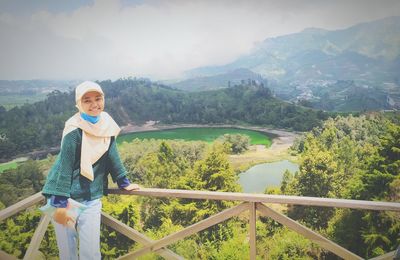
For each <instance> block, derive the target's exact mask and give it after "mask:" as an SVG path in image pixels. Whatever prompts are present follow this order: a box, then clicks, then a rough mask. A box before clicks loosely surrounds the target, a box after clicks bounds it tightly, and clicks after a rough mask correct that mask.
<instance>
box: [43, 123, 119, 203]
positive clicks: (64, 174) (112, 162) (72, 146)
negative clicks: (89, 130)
mask: <svg viewBox="0 0 400 260" xmlns="http://www.w3.org/2000/svg"><path fill="white" fill-rule="evenodd" d="M81 143H82V130H81V129H79V128H77V129H75V130H73V131H72V132H70V133H68V134H67V135H66V136H64V138H63V141H62V144H61V150H60V153H59V154H58V156H57V159H56V161H55V163H54V165H53V166H52V168H51V169H50V172H49V174H48V176H47V180H46V183H45V185H44V187H43V190H42V193H43V195H44V196H46V197H50V196H51V195H56V196H65V197H68V198H72V199H74V200H77V201H84V200H94V199H98V198H101V197H102V196H103V195H104V194H106V192H107V187H108V174H109V173H110V174H111V177H112V180H113V181H114V182H117V181H118V180H119V179H121V178H126V169H125V167H124V166H123V164H122V162H121V159H120V157H119V154H118V151H117V145H116V142H115V137H111V142H110V147H109V149H108V151H107V152H105V153H104V154H103V156H102V157H101V158H100V159H99V160H98V161H97V162H96V163H95V164H93V172H94V180H93V181H90V180H89V179H87V178H86V177H84V176H82V175H81V174H80V158H81Z"/></svg>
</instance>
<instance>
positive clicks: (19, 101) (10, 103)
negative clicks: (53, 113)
mask: <svg viewBox="0 0 400 260" xmlns="http://www.w3.org/2000/svg"><path fill="white" fill-rule="evenodd" d="M44 99H46V94H36V95H2V96H0V105H1V106H3V107H5V108H6V109H7V110H10V109H12V108H13V107H16V106H22V105H24V104H28V103H35V102H38V101H41V100H44Z"/></svg>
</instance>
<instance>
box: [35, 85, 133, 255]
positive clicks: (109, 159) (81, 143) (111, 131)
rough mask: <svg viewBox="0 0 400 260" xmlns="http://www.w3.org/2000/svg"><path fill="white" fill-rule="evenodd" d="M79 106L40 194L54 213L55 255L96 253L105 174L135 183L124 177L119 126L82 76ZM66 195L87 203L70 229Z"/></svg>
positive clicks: (130, 187) (124, 182) (128, 186)
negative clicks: (117, 138)
mask: <svg viewBox="0 0 400 260" xmlns="http://www.w3.org/2000/svg"><path fill="white" fill-rule="evenodd" d="M75 101H76V106H77V108H78V109H79V112H78V113H76V114H75V115H74V116H72V117H71V118H70V119H68V120H67V122H66V123H65V128H64V131H63V135H62V141H61V150H60V153H59V154H58V157H57V159H56V161H55V163H54V165H53V167H52V168H51V170H50V172H49V174H48V176H47V180H46V184H45V185H44V188H43V190H42V193H43V195H45V196H46V197H48V198H50V204H51V205H52V206H54V207H56V208H57V209H56V210H55V213H54V215H53V219H54V221H53V224H54V227H55V231H56V237H57V245H58V248H59V254H60V259H62V260H63V259H78V243H77V241H78V239H79V258H80V259H85V260H87V259H101V254H100V220H101V200H100V198H101V197H102V196H103V194H104V192H105V191H106V189H107V184H108V181H107V180H108V178H107V177H108V174H109V173H110V174H111V177H112V179H113V181H114V182H117V184H118V186H119V188H123V189H125V190H133V189H138V188H139V186H138V185H136V184H131V183H130V182H129V180H128V179H127V177H126V169H125V167H124V166H123V164H122V162H121V159H120V157H119V154H118V151H117V146H116V142H115V137H116V136H117V135H118V133H119V132H120V128H119V127H118V125H117V124H116V123H115V121H114V120H113V119H112V118H111V116H110V115H109V114H107V113H106V112H103V110H104V93H103V91H102V89H101V87H100V86H99V85H98V84H97V83H94V82H90V81H85V82H83V83H82V84H80V85H78V86H77V87H76V89H75ZM68 198H72V199H74V200H76V201H78V202H80V203H82V204H84V205H86V206H88V208H87V209H86V210H85V211H83V212H82V214H80V216H79V217H78V218H77V220H76V223H75V226H76V230H75V229H71V228H68V227H67V223H68V221H71V220H72V219H71V217H70V216H68V214H67V210H66V207H67V204H68Z"/></svg>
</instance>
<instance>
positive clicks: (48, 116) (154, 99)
mask: <svg viewBox="0 0 400 260" xmlns="http://www.w3.org/2000/svg"><path fill="white" fill-rule="evenodd" d="M100 85H101V86H102V87H103V89H104V92H105V95H106V108H105V110H106V111H108V112H109V113H110V114H111V115H112V116H113V117H114V118H115V120H116V121H117V122H118V123H119V124H120V125H125V124H127V123H131V122H134V123H137V124H140V123H142V122H145V121H148V120H157V121H160V122H162V123H195V124H210V123H212V124H219V123H231V124H235V123H241V124H246V123H248V124H257V125H268V126H272V127H279V128H289V129H293V130H298V131H305V130H309V129H311V128H312V127H314V126H316V125H318V124H319V123H320V122H321V120H324V119H326V118H327V117H328V115H327V114H326V113H324V112H322V111H315V110H310V109H306V108H303V107H299V106H295V105H292V104H289V103H286V102H283V101H281V100H278V99H275V98H273V97H272V96H271V92H270V90H269V89H268V88H266V87H264V86H262V85H257V84H256V83H255V82H254V81H253V82H252V81H250V82H249V83H247V84H246V85H237V86H233V87H231V88H228V89H222V90H215V91H205V92H197V93H187V92H182V91H179V90H175V89H172V88H169V87H167V86H163V85H159V84H154V83H152V82H150V81H148V80H136V79H135V80H134V79H123V80H122V79H121V80H117V81H114V82H112V81H103V82H100ZM74 103H75V101H74V93H73V92H70V93H61V92H52V93H51V94H49V95H48V97H47V98H46V100H44V101H40V102H37V103H34V104H26V105H24V106H22V107H15V108H13V109H11V110H9V111H6V110H5V109H4V108H3V107H0V122H1V123H0V134H1V138H0V158H2V159H6V158H10V157H11V156H13V155H16V154H20V153H26V152H29V151H32V150H34V149H40V148H48V147H51V146H57V145H59V142H60V139H61V133H62V129H63V127H64V122H65V120H66V119H68V118H69V117H70V116H71V115H73V114H74V113H75V112H76V108H75V106H74Z"/></svg>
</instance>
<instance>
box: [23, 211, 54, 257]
mask: <svg viewBox="0 0 400 260" xmlns="http://www.w3.org/2000/svg"><path fill="white" fill-rule="evenodd" d="M49 222H50V217H49V216H47V215H43V216H42V218H41V219H40V222H39V225H38V227H37V228H36V231H35V233H34V234H33V237H32V240H31V243H30V245H29V247H28V250H26V253H25V256H24V259H32V258H33V255H34V254H35V253H36V252H37V251H38V250H39V247H40V243H41V242H42V239H43V236H44V233H46V230H47V226H48V225H49Z"/></svg>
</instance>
